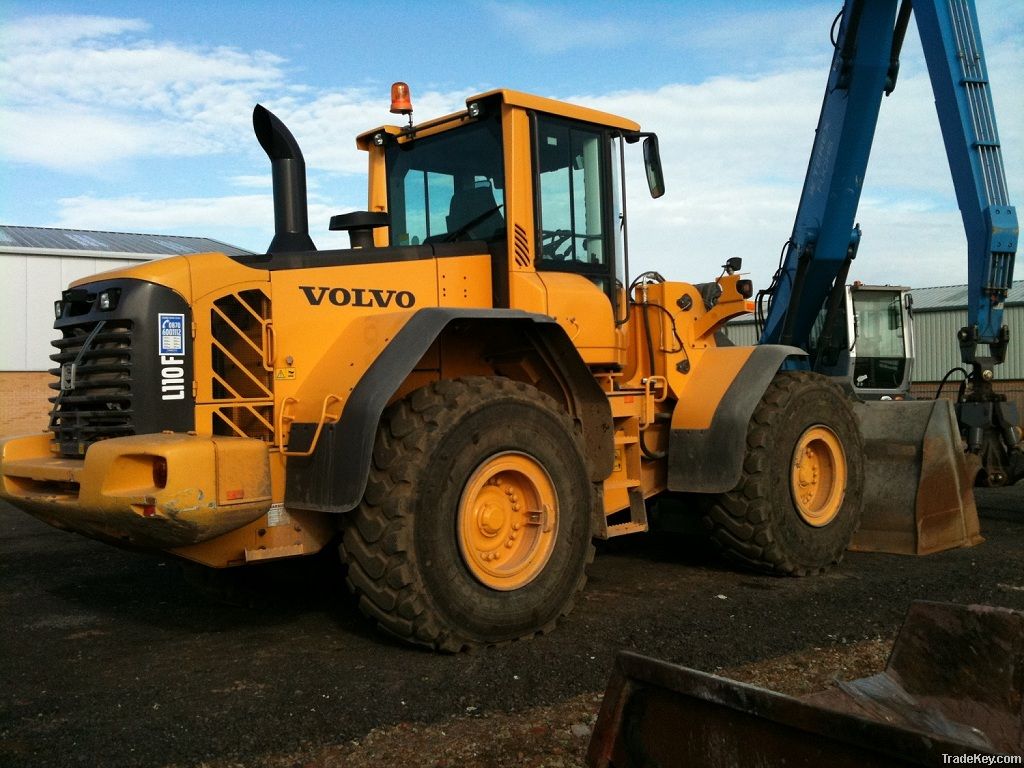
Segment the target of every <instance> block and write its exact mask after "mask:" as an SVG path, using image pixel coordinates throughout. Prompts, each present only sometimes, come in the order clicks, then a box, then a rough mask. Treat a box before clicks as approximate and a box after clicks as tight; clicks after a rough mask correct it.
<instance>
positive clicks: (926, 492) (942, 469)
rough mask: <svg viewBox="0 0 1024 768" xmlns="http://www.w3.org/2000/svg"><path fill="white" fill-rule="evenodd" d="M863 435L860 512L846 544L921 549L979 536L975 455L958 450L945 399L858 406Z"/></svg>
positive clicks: (968, 542) (964, 543)
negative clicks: (855, 527) (863, 461)
mask: <svg viewBox="0 0 1024 768" xmlns="http://www.w3.org/2000/svg"><path fill="white" fill-rule="evenodd" d="M855 411H856V413H857V419H858V422H859V424H860V430H861V435H862V436H863V438H864V456H865V464H864V512H863V515H862V518H861V526H860V530H859V531H858V532H857V533H856V534H854V537H853V540H852V541H851V543H850V549H852V550H856V551H861V552H889V553H893V554H902V555H927V554H930V553H932V552H941V551H942V550H945V549H954V548H956V547H973V546H974V545H975V544H979V543H980V542H982V541H983V539H982V537H981V530H980V526H979V524H978V509H977V507H976V506H975V503H974V478H975V476H976V475H977V473H978V470H979V469H980V463H979V462H978V459H977V457H976V456H973V455H968V454H966V453H964V450H963V447H962V444H961V440H960V430H959V428H958V427H957V422H956V414H955V413H954V411H953V404H952V403H950V402H949V401H947V400H883V401H879V402H868V403H860V404H858V405H857V406H856V408H855Z"/></svg>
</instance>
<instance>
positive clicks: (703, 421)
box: [0, 84, 976, 651]
mask: <svg viewBox="0 0 1024 768" xmlns="http://www.w3.org/2000/svg"><path fill="white" fill-rule="evenodd" d="M392 111H393V112H395V113H397V114H410V113H411V104H410V102H409V98H408V89H407V87H406V86H404V84H398V85H397V86H396V88H395V89H394V91H393V107H392ZM253 122H254V128H255V131H256V135H257V138H258V139H259V141H260V143H261V145H262V146H263V148H264V149H265V150H266V152H267V154H268V157H269V158H270V161H271V166H272V172H273V178H274V207H275V224H276V234H275V237H274V240H273V242H272V243H271V245H270V247H269V248H268V250H267V252H266V253H265V254H258V255H251V256H240V257H229V256H226V255H224V254H219V253H210V254H201V255H194V256H181V257H175V258H168V259H163V260H160V261H156V262H151V263H148V264H145V265H142V266H138V267H134V268H131V269H123V270H117V271H112V272H108V273H105V274H102V275H98V276H95V277H92V278H89V279H87V280H81V281H78V282H76V283H74V284H73V285H72V286H71V287H70V288H68V290H66V291H65V292H64V293H63V294H62V296H61V297H60V300H59V301H57V302H56V305H55V311H56V321H55V326H54V327H55V328H56V330H57V331H58V332H59V338H58V339H57V340H56V341H55V342H54V345H55V347H56V352H55V353H54V355H53V359H54V361H55V368H54V370H53V373H54V381H53V384H52V385H51V386H52V387H53V390H54V397H53V398H52V400H53V404H54V405H53V412H52V417H51V422H50V425H49V428H48V430H47V431H45V432H40V433H39V434H35V435H28V436H20V437H11V438H8V439H6V440H4V441H3V442H2V443H0V497H2V498H3V499H5V500H7V501H9V502H10V503H12V504H14V505H15V506H18V507H20V508H22V509H24V510H26V511H28V512H30V513H31V514H33V515H35V516H37V517H38V518H40V519H42V520H44V521H46V522H49V523H51V524H53V525H55V526H58V527H60V528H64V529H68V530H72V531H77V532H79V533H82V534H85V535H87V536H91V537H94V538H96V539H100V540H103V541H107V542H110V543H112V544H117V545H121V546H126V547H135V548H142V549H147V550H159V551H162V552H167V553H170V554H173V555H175V556H177V557H179V558H182V559H184V560H187V561H193V562H195V563H199V564H202V565H204V566H208V567H209V568H213V569H226V568H234V567H237V566H243V565H250V564H257V563H261V562H264V561H268V560H272V559H277V558H285V557H294V556H299V555H309V554H312V553H315V552H318V551H320V550H321V549H322V548H324V547H325V546H327V545H329V544H332V543H333V542H335V541H337V540H338V539H339V537H340V542H341V544H340V551H341V554H342V557H343V560H344V561H345V563H346V564H347V566H348V580H349V584H350V586H351V588H352V589H353V590H354V591H355V592H356V593H357V594H358V596H359V604H360V606H361V608H362V610H363V611H364V612H365V613H366V614H367V615H368V616H370V617H371V618H372V619H373V620H375V621H376V622H377V623H378V624H379V625H380V626H381V627H382V628H383V629H385V630H387V631H388V632H390V633H393V634H395V635H397V636H399V637H402V638H404V639H406V640H409V641H412V642H415V643H420V644H423V645H426V646H429V647H432V648H437V649H444V650H450V651H457V650H459V649H463V648H466V647H471V646H477V645H486V644H494V643H501V642H504V641H508V640H513V639H517V638H523V637H529V636H531V635H534V634H535V633H537V632H541V631H545V630H547V629H549V628H550V627H552V626H553V625H554V623H555V622H556V621H557V620H558V619H559V617H560V616H562V615H563V614H565V613H566V612H568V611H569V610H570V609H571V607H572V605H573V601H574V599H575V596H576V595H577V593H578V592H579V591H580V589H582V587H583V585H584V582H585V579H586V567H587V564H588V563H589V562H590V560H591V558H592V557H593V553H594V547H593V540H594V539H595V538H597V539H605V538H609V537H613V536H618V535H621V534H627V533H634V532H640V531H646V530H647V529H648V520H647V502H648V500H650V499H652V498H654V497H657V496H659V495H662V494H686V495H685V496H679V498H683V499H685V500H686V501H687V502H688V503H689V507H688V513H689V514H691V515H692V516H694V517H703V518H704V519H705V520H706V521H707V525H708V526H709V527H710V529H711V531H712V533H713V537H714V539H715V540H716V541H717V542H718V543H719V544H720V546H721V547H722V548H723V550H724V551H725V552H726V554H727V555H728V556H730V557H732V558H733V559H735V560H738V561H739V562H741V563H743V564H745V565H748V566H751V567H754V568H757V569H761V570H764V571H769V572H775V573H781V574H810V573H817V572H819V571H822V570H824V569H827V568H828V567H830V566H832V565H833V564H835V563H837V562H838V561H839V560H840V559H841V558H842V556H843V553H844V550H845V549H846V548H847V546H848V545H849V544H850V542H851V538H852V537H853V536H854V534H855V532H856V531H857V530H858V527H859V525H860V520H861V509H862V501H863V497H864V493H865V489H864V482H865V475H866V472H867V467H866V464H867V463H868V462H867V460H866V457H865V453H864V441H863V439H862V437H861V434H860V431H859V428H858V416H857V414H856V413H855V409H854V403H853V399H852V398H851V397H850V395H849V393H847V392H845V391H844V390H843V389H842V388H841V387H840V386H838V385H836V384H835V383H833V382H832V381H831V380H830V379H829V378H828V377H826V376H825V375H823V374H821V373H818V372H815V371H813V370H810V369H809V366H808V365H807V364H806V361H807V353H806V352H805V351H804V350H803V349H801V348H799V347H797V346H792V345H788V344H787V345H783V344H761V345H757V346H745V347H742V346H729V345H726V344H723V343H720V334H719V331H720V330H721V329H722V327H723V325H724V324H725V323H726V322H727V321H728V320H729V319H730V318H733V317H736V316H738V315H741V314H744V313H747V312H749V311H751V310H752V308H753V304H752V302H751V301H750V299H751V297H752V295H753V286H752V285H751V282H750V281H749V280H746V279H744V278H742V277H741V275H740V274H739V270H740V266H741V265H740V260H739V259H738V258H730V259H728V261H726V263H725V265H724V267H723V268H722V271H721V274H720V275H719V276H718V277H715V276H714V275H708V276H707V277H708V278H709V279H707V280H706V281H704V282H700V283H693V284H691V283H683V282H673V281H669V280H665V279H664V278H662V277H661V276H660V275H657V274H654V273H644V274H641V275H639V276H638V277H636V278H634V279H632V280H630V278H629V268H628V255H627V254H628V250H627V226H626V225H627V219H626V205H625V203H626V198H625V193H624V188H625V181H624V180H625V176H626V174H625V162H626V152H627V149H628V146H627V145H631V144H635V143H639V142H641V141H642V145H643V149H644V153H643V154H644V162H645V168H646V173H647V177H648V181H649V184H650V189H651V192H652V193H653V194H655V195H659V194H661V193H662V192H663V181H662V178H661V168H660V162H659V160H658V147H657V139H656V137H655V136H654V135H652V134H644V133H642V132H641V131H640V126H639V125H637V124H636V123H634V122H632V121H631V120H628V119H625V118H622V117H617V116H614V115H610V114H606V113H603V112H599V111H596V110H593V109H587V108H584V107H580V106H574V105H571V104H565V103H561V102H558V101H553V100H550V99H546V98H540V97H536V96H531V95H527V94H524V93H519V92H516V91H511V90H496V91H491V92H488V93H484V94H481V95H479V96H474V97H472V98H470V99H468V100H467V103H466V108H465V109H464V110H462V111H460V112H457V113H455V114H451V115H447V116H444V117H440V118H438V119H434V120H430V121H427V122H422V123H418V124H414V123H413V121H412V118H411V114H410V117H409V124H408V125H388V126H384V127H381V128H378V129H376V130H371V131H368V132H366V133H364V134H362V135H360V136H359V137H358V139H357V145H358V147H359V148H360V149H361V150H363V151H365V152H366V153H367V155H368V158H369V200H368V210H366V211H357V212H351V213H344V214H341V215H338V216H335V217H334V218H333V219H332V220H331V228H332V229H335V230H343V231H348V232H349V236H350V238H351V244H352V247H351V248H349V249H342V250H317V249H316V247H315V246H314V244H313V242H312V240H311V238H310V235H309V233H308V226H307V212H306V196H305V167H304V162H303V158H302V153H301V151H300V149H299V147H298V144H297V143H296V141H295V140H294V138H293V137H292V135H291V133H290V132H289V131H288V129H287V128H286V127H285V126H284V124H283V123H281V121H279V120H278V119H277V118H276V117H275V116H274V115H272V114H271V113H270V112H269V111H267V110H266V109H264V108H263V107H261V106H257V107H256V109H255V111H254V114H253ZM953 431H955V425H954V426H953V427H952V429H950V430H948V433H947V434H945V435H943V437H944V438H945V439H946V441H947V442H949V443H951V442H952V441H953V439H954V435H953V434H952V432H953ZM956 439H957V440H958V436H956ZM953 453H954V454H956V455H958V456H959V458H960V461H961V462H962V460H963V456H962V453H961V452H960V451H959V450H956V451H953ZM907 463H909V464H911V465H914V457H913V456H911V457H910V459H909V460H907ZM906 471H907V473H908V474H914V473H919V471H920V470H919V467H917V465H914V466H911V467H910V468H909V469H907V470H906ZM911 485H913V486H914V487H916V486H917V480H916V474H915V479H914V480H913V481H912V482H911ZM912 503H913V500H912V501H911V502H910V504H911V506H910V507H908V508H906V509H901V510H899V513H900V514H901V515H903V516H904V518H905V519H904V521H903V524H904V527H907V528H914V527H915V526H916V519H917V518H916V516H915V511H914V509H913V508H912ZM975 533H976V531H975ZM968 538H969V537H968ZM965 541H966V539H965V536H964V535H963V532H962V531H961V532H960V533H959V534H958V535H957V536H956V537H955V540H954V541H951V542H949V543H950V545H959V544H962V543H965Z"/></svg>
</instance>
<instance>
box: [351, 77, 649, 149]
mask: <svg viewBox="0 0 1024 768" xmlns="http://www.w3.org/2000/svg"><path fill="white" fill-rule="evenodd" d="M490 99H500V100H501V101H502V102H503V103H505V104H508V105H509V106H512V107H521V108H522V109H529V110H534V111H536V112H545V113H547V114H549V115H557V116H559V117H567V118H569V119H571V120H581V121H583V122H587V123H596V124H597V125H605V126H608V127H609V128H619V129H620V130H623V131H639V130H640V125H639V123H636V122H634V121H633V120H629V119H627V118H625V117H619V116H618V115H613V114H611V113H609V112H601V111H600V110H597V109H590V108H589V107H581V106H578V105H576V104H570V103H568V102H565V101H558V100H556V99H548V98H545V97H544V96H534V95H532V94H529V93H523V92H522V91H512V90H508V89H507V88H499V89H496V90H493V91H487V92H486V93H481V94H478V95H476V96H470V97H469V98H468V99H466V104H467V106H468V105H469V104H472V103H473V102H475V101H486V100H490ZM465 114H466V112H465V110H463V111H462V112H454V113H452V114H450V115H444V116H443V117H438V118H435V119H433V120H428V121H427V122H425V123H419V124H417V125H416V128H417V129H419V130H422V129H425V128H429V127H431V126H434V125H438V124H440V123H446V122H449V121H451V120H455V119H458V118H460V117H463V116H465ZM404 130H405V129H404V128H403V127H402V126H398V125H383V126H381V127H379V128H374V129H373V130H372V131H364V132H363V133H361V134H359V135H358V136H357V137H356V146H357V147H359V148H360V149H366V148H367V147H368V146H369V145H370V142H371V141H372V139H373V137H374V135H376V134H378V133H389V134H392V135H395V136H397V135H400V134H401V133H402V132H403V131H404Z"/></svg>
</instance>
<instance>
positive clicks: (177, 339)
mask: <svg viewBox="0 0 1024 768" xmlns="http://www.w3.org/2000/svg"><path fill="white" fill-rule="evenodd" d="M159 321H160V322H159V325H160V354H161V355H184V354H185V315H183V314H171V313H164V312H161V313H160V315H159Z"/></svg>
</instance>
